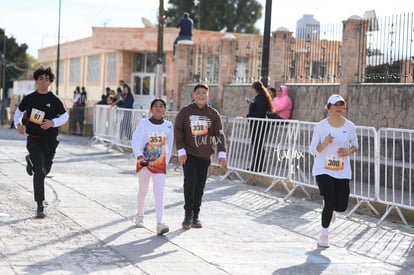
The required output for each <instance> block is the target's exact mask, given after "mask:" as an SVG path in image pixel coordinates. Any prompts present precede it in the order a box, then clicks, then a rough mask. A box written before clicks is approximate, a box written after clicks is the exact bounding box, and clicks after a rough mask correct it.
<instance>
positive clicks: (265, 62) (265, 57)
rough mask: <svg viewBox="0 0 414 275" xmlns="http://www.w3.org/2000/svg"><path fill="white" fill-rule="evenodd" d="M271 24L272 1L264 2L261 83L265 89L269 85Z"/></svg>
mask: <svg viewBox="0 0 414 275" xmlns="http://www.w3.org/2000/svg"><path fill="white" fill-rule="evenodd" d="M271 22H272V0H266V9H265V24H264V32H263V47H262V73H261V77H262V79H261V81H262V83H263V85H264V86H265V87H267V86H268V85H269V83H268V82H269V79H268V78H269V48H270V24H271Z"/></svg>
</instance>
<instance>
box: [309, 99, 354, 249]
mask: <svg viewBox="0 0 414 275" xmlns="http://www.w3.org/2000/svg"><path fill="white" fill-rule="evenodd" d="M326 109H327V110H328V112H329V116H328V117H327V118H325V119H323V120H321V121H320V122H319V123H318V124H317V125H316V126H315V129H314V131H313V136H312V141H311V144H310V152H311V153H312V154H313V155H315V160H314V164H313V168H312V174H313V176H315V177H316V182H317V184H318V187H319V192H320V194H321V195H322V196H323V201H324V206H323V210H322V232H321V233H322V234H321V236H320V239H319V241H318V245H319V246H322V247H328V246H329V242H328V229H329V225H330V223H331V221H332V222H333V221H334V220H335V211H338V212H344V211H345V210H346V209H347V207H348V200H349V193H350V189H349V180H350V179H351V177H352V171H351V164H350V159H349V156H350V155H351V154H353V153H355V152H356V151H357V150H358V138H357V136H356V128H355V125H354V124H353V123H352V122H351V121H349V120H348V119H346V118H345V117H343V112H344V111H345V109H346V104H345V100H344V99H343V98H342V96H340V95H336V94H335V95H332V96H330V97H329V99H328V103H327V104H326Z"/></svg>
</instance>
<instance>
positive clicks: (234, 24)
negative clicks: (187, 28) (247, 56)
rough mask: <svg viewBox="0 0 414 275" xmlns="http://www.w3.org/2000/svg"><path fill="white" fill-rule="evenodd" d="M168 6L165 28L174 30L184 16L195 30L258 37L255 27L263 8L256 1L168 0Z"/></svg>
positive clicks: (257, 30)
mask: <svg viewBox="0 0 414 275" xmlns="http://www.w3.org/2000/svg"><path fill="white" fill-rule="evenodd" d="M195 2H196V3H198V4H197V5H195ZM168 4H169V5H170V8H169V9H168V10H166V11H165V16H166V26H167V27H175V26H176V24H177V23H178V21H179V20H180V18H181V17H182V16H183V13H184V12H188V13H190V17H191V18H192V19H193V20H194V27H195V28H196V29H201V30H210V31H226V32H239V33H259V29H258V28H256V26H255V24H256V22H257V20H259V19H260V18H261V17H262V9H263V7H262V5H261V4H260V3H259V2H257V1H256V0H224V1H209V0H198V1H197V0H195V1H194V0H169V1H168Z"/></svg>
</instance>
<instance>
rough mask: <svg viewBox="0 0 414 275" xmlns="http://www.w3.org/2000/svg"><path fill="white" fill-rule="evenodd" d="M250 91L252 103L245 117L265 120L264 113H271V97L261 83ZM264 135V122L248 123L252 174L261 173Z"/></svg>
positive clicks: (252, 121)
mask: <svg viewBox="0 0 414 275" xmlns="http://www.w3.org/2000/svg"><path fill="white" fill-rule="evenodd" d="M252 91H253V92H254V94H255V97H254V100H253V102H251V103H250V104H249V113H248V114H247V115H246V117H248V118H249V117H251V118H266V113H268V112H273V105H272V97H271V95H270V93H269V92H268V91H267V89H266V88H265V86H264V85H263V83H262V82H260V81H258V82H254V83H253V84H252ZM265 134H266V123H265V121H257V120H251V121H250V135H251V144H252V145H253V154H252V158H253V162H252V165H251V167H250V170H251V171H253V172H262V171H263V161H264V154H265V152H264V149H263V140H264V136H265Z"/></svg>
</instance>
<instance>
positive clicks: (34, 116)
mask: <svg viewBox="0 0 414 275" xmlns="http://www.w3.org/2000/svg"><path fill="white" fill-rule="evenodd" d="M44 118H45V112H43V111H40V110H38V109H36V108H33V109H32V112H31V114H30V118H29V120H30V122H33V123H35V124H38V125H41V124H42V122H43V119H44Z"/></svg>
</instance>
